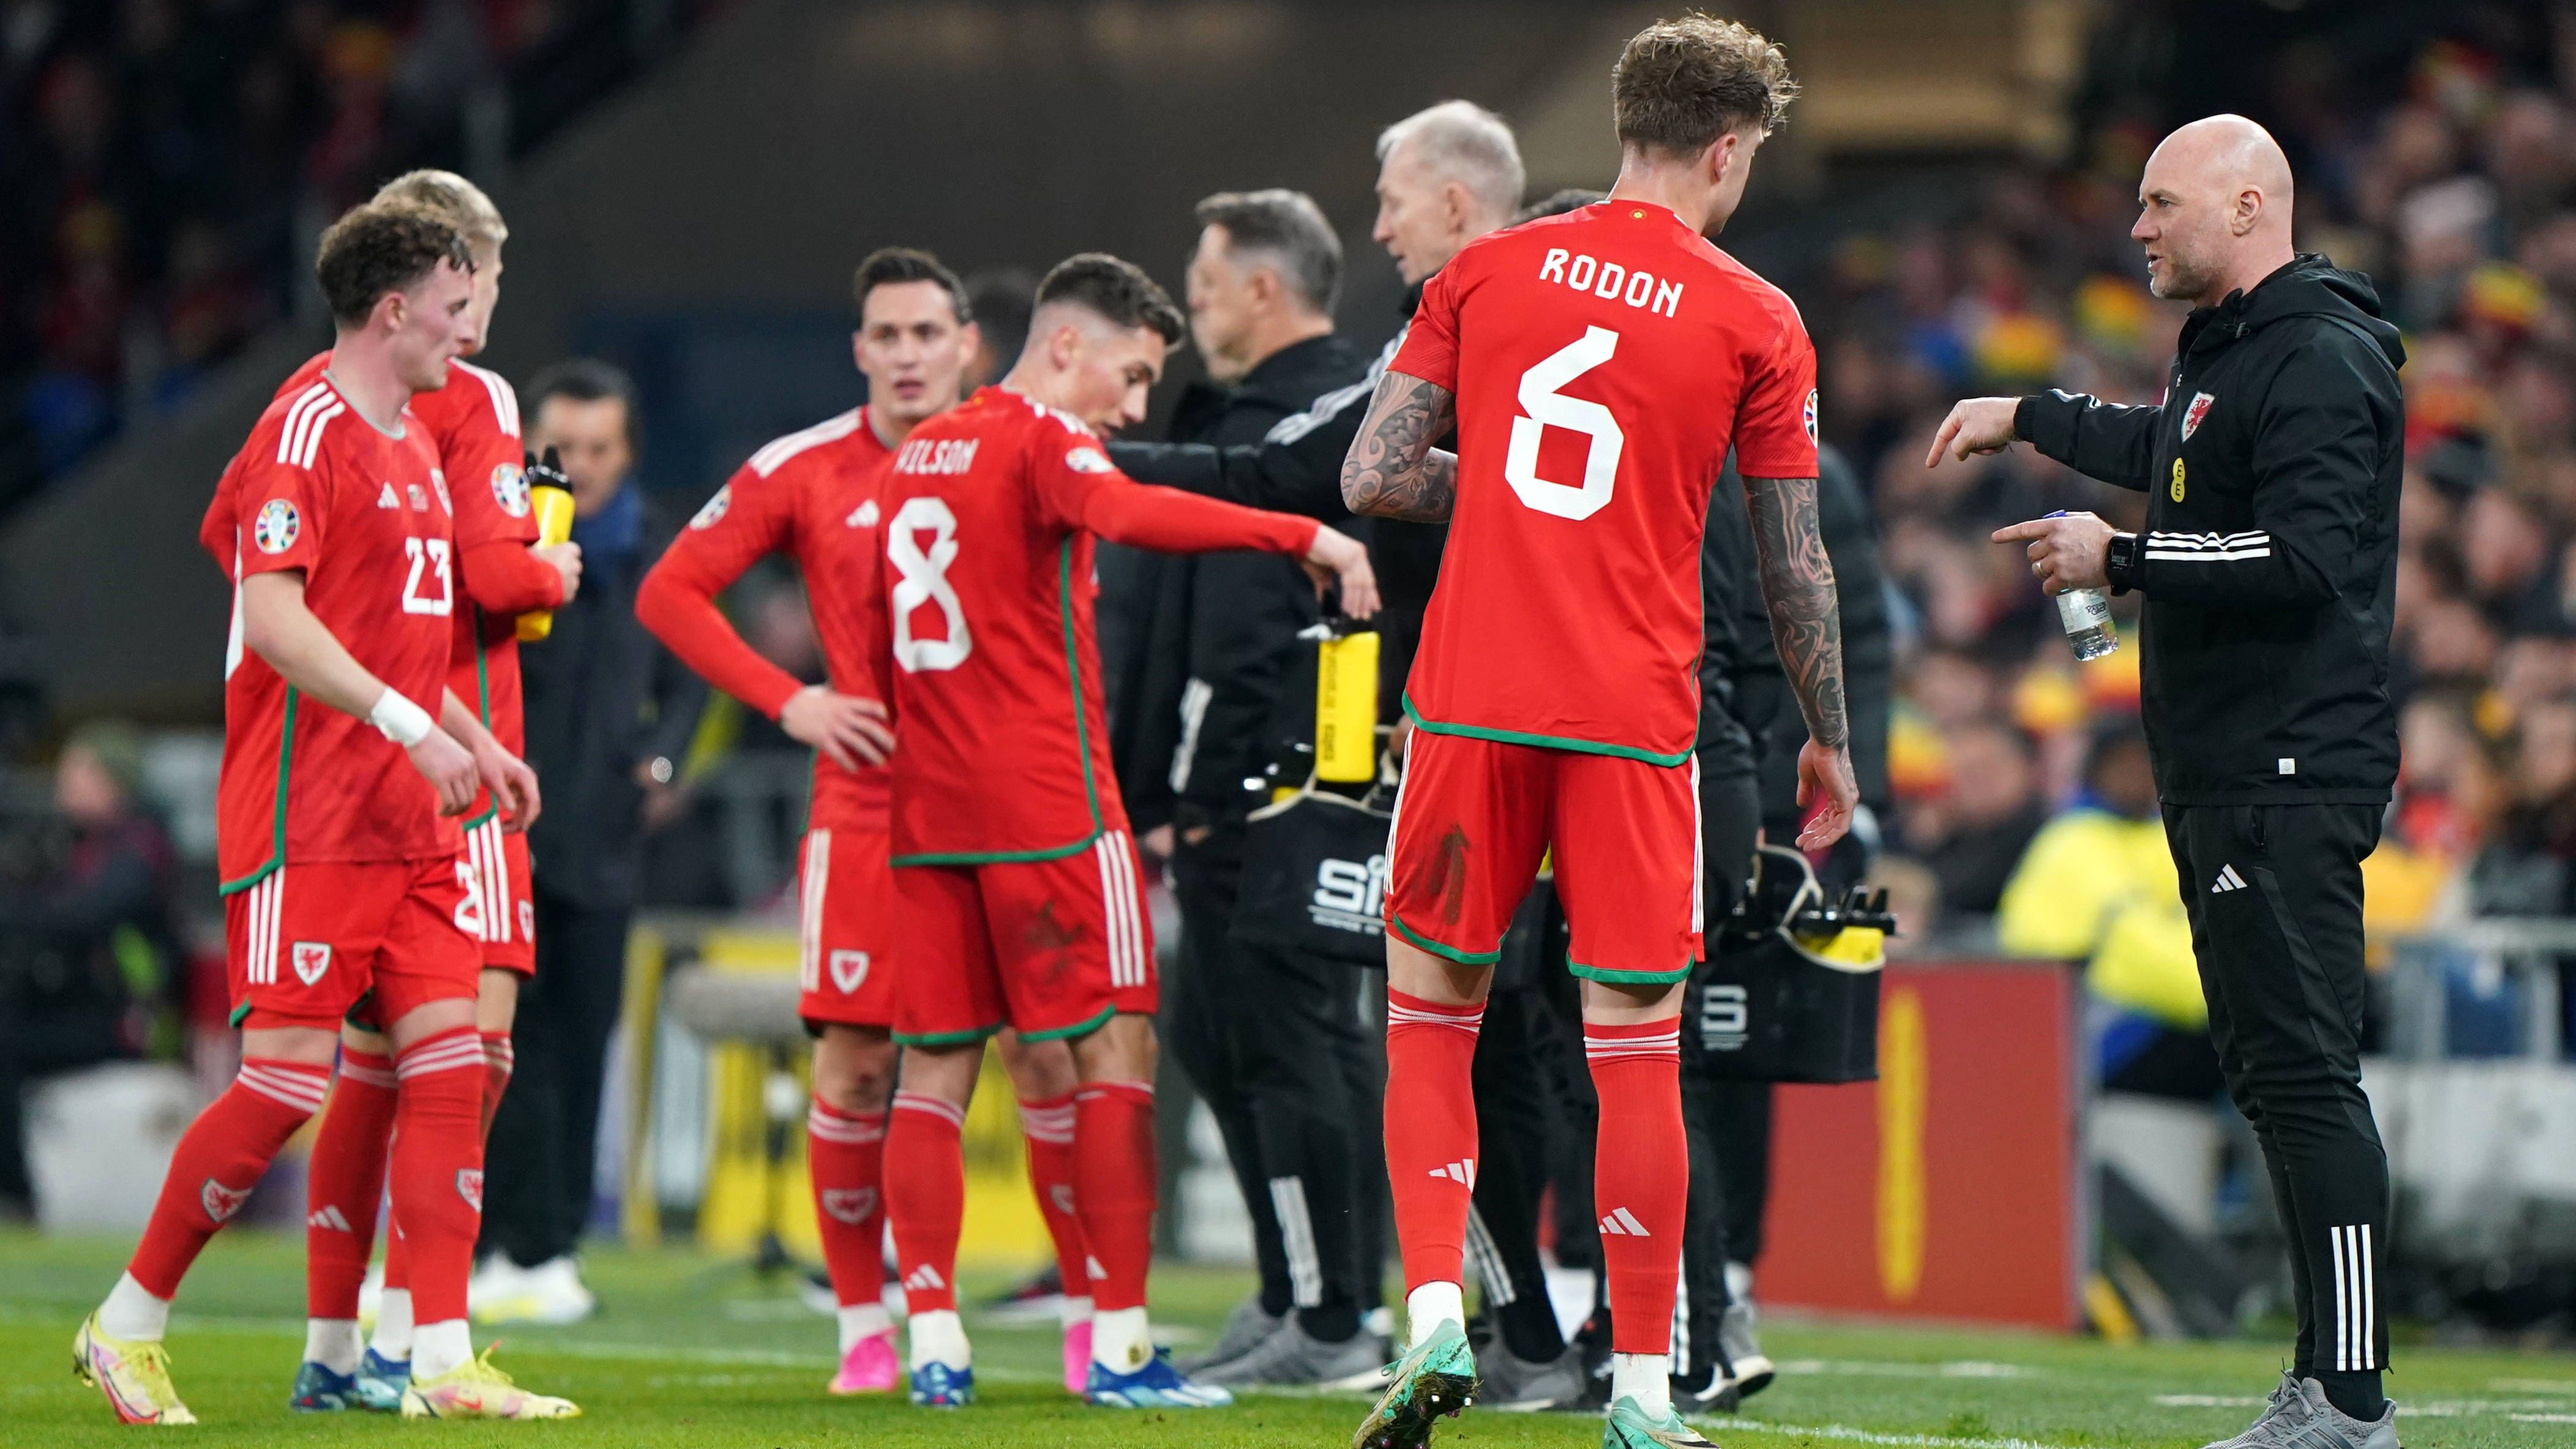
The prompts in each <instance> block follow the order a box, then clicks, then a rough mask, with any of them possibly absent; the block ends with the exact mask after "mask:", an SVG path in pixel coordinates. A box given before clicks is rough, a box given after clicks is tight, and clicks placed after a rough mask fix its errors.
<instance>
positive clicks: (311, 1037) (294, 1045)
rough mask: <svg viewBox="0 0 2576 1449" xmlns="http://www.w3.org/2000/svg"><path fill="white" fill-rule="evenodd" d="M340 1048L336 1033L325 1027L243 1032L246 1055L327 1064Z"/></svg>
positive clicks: (264, 1027) (257, 1028)
mask: <svg viewBox="0 0 2576 1449" xmlns="http://www.w3.org/2000/svg"><path fill="white" fill-rule="evenodd" d="M339 1049H340V1038H339V1035H338V1034H337V1033H335V1032H333V1031H332V1030H331V1029H330V1028H329V1027H326V1026H263V1027H252V1028H250V1029H248V1030H246V1031H244V1032H243V1033H242V1055H243V1056H244V1057H246V1058H247V1057H259V1058H263V1059H265V1060H268V1061H276V1062H293V1063H295V1064H297V1065H298V1066H307V1067H328V1066H330V1065H331V1061H332V1058H333V1055H334V1054H335V1053H337V1052H338V1051H339Z"/></svg>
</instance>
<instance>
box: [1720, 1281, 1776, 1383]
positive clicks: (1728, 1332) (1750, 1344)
mask: <svg viewBox="0 0 2576 1449" xmlns="http://www.w3.org/2000/svg"><path fill="white" fill-rule="evenodd" d="M1717 1351H1718V1352H1720V1353H1722V1354H1724V1355H1726V1362H1727V1364H1728V1365H1729V1366H1730V1367H1732V1368H1733V1369H1734V1370H1735V1393H1736V1397H1737V1398H1739V1399H1749V1398H1751V1397H1753V1396H1754V1395H1755V1394H1758V1393H1760V1392H1762V1391H1763V1390H1764V1389H1767V1388H1769V1387H1771V1380H1772V1379H1773V1378H1774V1377H1776V1376H1777V1375H1778V1373H1779V1369H1778V1368H1777V1367H1775V1366H1774V1365H1773V1364H1772V1362H1771V1357H1770V1355H1768V1354H1766V1353H1764V1352H1763V1351H1762V1344H1761V1341H1760V1340H1759V1339H1756V1338H1755V1337H1754V1336H1753V1301H1752V1300H1751V1299H1749V1298H1748V1299H1741V1300H1739V1301H1737V1302H1734V1303H1730V1304H1728V1305H1727V1306H1726V1315H1725V1316H1724V1317H1722V1318H1720V1319H1718V1321H1717Z"/></svg>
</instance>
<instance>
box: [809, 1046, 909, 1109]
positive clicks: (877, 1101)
mask: <svg viewBox="0 0 2576 1449" xmlns="http://www.w3.org/2000/svg"><path fill="white" fill-rule="evenodd" d="M895 1060H896V1050H895V1044H894V1038H893V1037H891V1036H889V1035H887V1034H886V1033H885V1032H883V1031H881V1030H872V1029H869V1028H864V1027H854V1026H843V1025H841V1024H839V1023H837V1022H836V1023H833V1024H831V1025H828V1026H826V1027H824V1028H823V1035H822V1036H821V1037H819V1038H817V1039H816V1041H815V1043H814V1096H815V1098H816V1099H817V1100H819V1101H821V1102H822V1103H823V1104H824V1105H825V1106H827V1107H830V1108H832V1109H833V1110H834V1111H836V1112H843V1113H847V1114H849V1115H852V1116H860V1117H864V1116H870V1115H873V1114H875V1113H878V1112H882V1111H884V1110H885V1108H886V1103H887V1101H888V1100H889V1099H890V1098H891V1097H893V1095H894V1074H895Z"/></svg>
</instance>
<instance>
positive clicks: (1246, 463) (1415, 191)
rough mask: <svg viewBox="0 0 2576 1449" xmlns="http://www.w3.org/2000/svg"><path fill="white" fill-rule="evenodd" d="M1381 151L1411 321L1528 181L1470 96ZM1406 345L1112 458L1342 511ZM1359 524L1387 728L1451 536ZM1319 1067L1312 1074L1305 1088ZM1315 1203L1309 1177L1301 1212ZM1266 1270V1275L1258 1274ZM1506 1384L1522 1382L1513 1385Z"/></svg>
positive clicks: (1394, 254)
mask: <svg viewBox="0 0 2576 1449" xmlns="http://www.w3.org/2000/svg"><path fill="white" fill-rule="evenodd" d="M1377 155H1378V161H1379V168H1378V180H1377V197H1378V212H1377V218H1376V222H1375V225H1374V227H1373V229H1372V233H1371V234H1372V236H1373V237H1374V239H1375V240H1376V241H1377V243H1378V244H1379V245H1380V246H1382V247H1384V248H1386V250H1387V254H1388V255H1389V256H1390V257H1391V258H1393V260H1394V262H1395V266H1396V271H1397V273H1398V274H1399V275H1400V276H1401V277H1402V278H1403V280H1404V283H1405V292H1406V295H1405V311H1406V313H1407V314H1408V315H1409V314H1410V313H1411V311H1412V309H1413V303H1414V301H1415V300H1416V299H1417V298H1418V297H1419V295H1420V289H1421V286H1422V284H1423V283H1424V282H1426V281H1428V280H1429V279H1430V278H1431V276H1432V274H1433V273H1435V272H1437V271H1439V270H1440V268H1441V267H1443V266H1445V265H1447V264H1448V261H1449V259H1450V258H1451V257H1454V256H1456V255H1457V254H1458V252H1459V251H1460V249H1462V248H1464V247H1465V246H1466V245H1467V244H1468V243H1469V242H1471V241H1474V240H1475V239H1476V238H1478V237H1480V236H1484V235H1485V234H1487V233H1489V232H1494V231H1499V230H1501V229H1502V228H1503V227H1505V226H1508V225H1510V224H1511V223H1512V220H1513V214H1514V212H1515V210H1516V209H1517V208H1518V207H1519V205H1520V191H1521V187H1522V186H1523V184H1524V180H1525V173H1524V171H1523V169H1522V166H1521V159H1520V147H1519V145H1518V144H1517V143H1516V142H1515V141H1514V140H1513V138H1512V131H1511V127H1510V126H1509V125H1507V124H1506V123H1505V122H1504V121H1503V120H1502V118H1501V117H1499V116H1496V115H1495V114H1494V113H1493V112H1491V111H1488V110H1486V109H1484V108H1483V107H1481V106H1477V105H1474V104H1472V103H1470V102H1467V101H1444V102H1442V103H1441V104H1439V105H1436V106H1432V107H1430V108H1429V109H1427V110H1423V111H1419V112H1416V113H1415V114H1413V115H1411V116H1407V117H1405V118H1404V119H1403V120H1400V121H1398V122H1396V123H1395V124H1394V125H1392V126H1389V127H1388V128H1387V129H1386V130H1385V132H1384V133H1382V134H1381V135H1380V136H1379V138H1378V145H1377ZM1403 342H1404V333H1403V331H1402V330H1401V329H1399V330H1398V331H1397V333H1396V335H1395V336H1394V337H1392V338H1390V339H1388V341H1387V343H1386V346H1385V348H1384V349H1383V350H1382V351H1381V352H1380V353H1379V354H1378V357H1377V359H1376V361H1375V362H1374V363H1373V364H1372V365H1371V366H1370V367H1369V369H1368V371H1367V373H1366V375H1365V376H1362V377H1359V378H1357V379H1356V380H1354V381H1352V382H1351V383H1350V385H1348V386H1346V387H1341V388H1337V389H1335V390H1333V391H1330V392H1327V393H1324V394H1323V395H1322V396H1320V397H1317V398H1316V399H1315V400H1314V403H1313V405H1312V406H1310V407H1308V408H1306V409H1305V410H1304V411H1302V412H1299V413H1297V414H1295V415H1293V416H1290V417H1287V418H1284V419H1282V420H1281V421H1279V422H1278V423H1277V424H1275V425H1274V426H1272V427H1271V428H1270V429H1269V432H1268V433H1267V435H1266V436H1264V437H1263V438H1262V439H1261V441H1260V442H1259V443H1257V444H1251V445H1236V446H1211V445H1209V444H1207V443H1197V442H1193V443H1112V444H1111V445H1110V454H1111V457H1112V458H1113V459H1114V460H1115V461H1116V462H1117V464H1118V466H1119V467H1120V468H1121V469H1122V470H1123V471H1125V472H1126V473H1127V474H1128V476H1130V477H1132V478H1137V479H1140V480H1143V481H1147V482H1153V483H1161V484H1166V485H1169V486H1172V487H1176V488H1184V489H1187V490H1189V491H1191V492H1193V493H1204V494H1209V495H1212V496H1215V497H1219V498H1229V499H1233V500H1235V501H1237V502H1247V503H1248V502H1252V501H1253V500H1261V503H1260V505H1259V506H1263V507H1269V508H1274V509H1277V510H1279V511H1281V512H1288V513H1303V514H1306V515H1307V516H1309V517H1313V518H1322V519H1348V518H1349V517H1350V511H1349V510H1348V509H1347V508H1345V507H1344V506H1343V504H1342V493H1341V468H1342V458H1343V455H1344V454H1346V453H1348V452H1349V451H1350V445H1351V439H1352V437H1353V436H1355V435H1356V434H1357V433H1358V431H1359V425H1360V420H1361V418H1362V417H1363V416H1364V415H1365V414H1366V412H1367V408H1366V406H1365V404H1366V403H1367V401H1368V398H1369V395H1370V393H1371V392H1372V391H1373V390H1374V389H1375V388H1376V386H1377V380H1378V377H1379V375H1380V374H1381V373H1383V372H1384V371H1385V369H1386V364H1387V362H1388V361H1389V360H1390V359H1392V358H1393V357H1394V356H1395V350H1396V348H1398V347H1400V346H1402V345H1403ZM1368 527H1369V533H1368V535H1367V537H1368V539H1369V555H1370V559H1371V561H1372V562H1373V563H1374V564H1375V565H1376V566H1377V570H1378V583H1379V587H1380V590H1381V595H1382V599H1383V608H1382V610H1381V614H1380V618H1379V628H1380V633H1381V638H1382V641H1383V642H1382V644H1381V646H1380V652H1379V679H1380V687H1379V691H1378V703H1379V709H1380V714H1381V717H1382V719H1383V720H1384V722H1386V723H1388V724H1396V723H1398V722H1399V721H1400V720H1401V711H1400V709H1399V708H1398V701H1399V700H1400V699H1401V698H1402V696H1403V686H1404V677H1405V674H1406V672H1407V671H1408V670H1409V669H1410V667H1411V665H1412V660H1413V650H1414V647H1415V645H1416V643H1417V642H1418V641H1419V640H1420V638H1421V635H1422V614H1423V609H1424V607H1425V606H1426V605H1427V604H1428V603H1429V602H1430V599H1431V588H1432V585H1433V583H1434V582H1435V580H1436V579H1437V577H1438V574H1439V568H1440V549H1441V544H1442V542H1443V540H1444V539H1445V538H1446V537H1447V535H1448V530H1447V529H1446V528H1444V527H1442V526H1440V525H1437V524H1419V523H1407V522H1404V521H1401V520H1396V519H1373V520H1370V522H1369V525H1368ZM1169 717H1170V716H1168V715H1165V716H1162V718H1169ZM1158 724H1159V720H1158V719H1156V718H1155V717H1152V716H1150V715H1148V716H1143V717H1139V716H1137V715H1136V714H1135V712H1133V711H1130V712H1128V715H1127V717H1126V718H1125V719H1124V720H1122V721H1121V722H1119V723H1118V724H1117V725H1116V726H1115V727H1116V728H1120V729H1126V728H1130V727H1135V728H1152V727H1155V726H1157V725H1158ZM1202 734H1203V736H1204V731H1202ZM1122 758H1123V757H1122ZM1121 775H1122V779H1125V778H1133V777H1132V776H1130V775H1129V774H1128V773H1127V771H1126V770H1125V769H1124V768H1123V767H1122V770H1121ZM1130 807H1131V809H1132V810H1136V811H1138V812H1139V813H1138V816H1137V822H1136V823H1137V825H1138V828H1139V830H1140V833H1141V832H1142V830H1143V828H1144V826H1145V823H1146V818H1147V817H1146V816H1145V815H1144V814H1143V813H1142V812H1143V810H1144V809H1146V808H1147V807H1145V806H1142V805H1140V804H1138V802H1137V800H1136V797H1134V796H1131V797H1130ZM1181 989H1187V988H1181ZM1177 1036H1178V1034H1177V1033H1176V1034H1175V1037H1176V1039H1175V1041H1174V1044H1173V1050H1174V1052H1175V1053H1176V1054H1178V1053H1181V1052H1183V1051H1184V1050H1185V1048H1184V1047H1183V1046H1182V1045H1181V1044H1180V1042H1179V1041H1178V1040H1177ZM1321 1075H1322V1074H1320V1073H1313V1072H1311V1071H1310V1073H1309V1079H1308V1080H1309V1086H1310V1088H1312V1087H1314V1084H1315V1079H1316V1078H1318V1077H1320V1076H1321ZM1367 1087H1368V1096H1367V1099H1366V1100H1365V1101H1361V1102H1359V1103H1357V1104H1356V1110H1355V1111H1354V1110H1353V1108H1352V1107H1351V1106H1349V1105H1344V1106H1342V1107H1340V1108H1338V1109H1337V1110H1340V1111H1342V1112H1344V1114H1345V1115H1346V1116H1350V1117H1352V1118H1353V1119H1354V1120H1358V1121H1360V1122H1362V1123H1365V1122H1368V1121H1372V1120H1374V1118H1375V1116H1376V1109H1375V1102H1376V1097H1375V1092H1376V1082H1375V1076H1374V1063H1372V1071H1371V1077H1370V1080H1369V1082H1368V1084H1367ZM1348 1100H1349V1099H1348V1097H1347V1095H1344V1096H1340V1097H1335V1098H1331V1099H1318V1098H1310V1100H1309V1101H1308V1103H1307V1104H1306V1105H1307V1108H1308V1110H1309V1111H1316V1110H1319V1109H1320V1108H1323V1107H1327V1106H1330V1105H1331V1103H1332V1102H1335V1101H1339V1102H1344V1103H1348ZM1220 1120H1222V1118H1221V1117H1220ZM1357 1136H1358V1138H1359V1142H1358V1151H1359V1152H1360V1154H1361V1163H1362V1172H1363V1174H1364V1175H1365V1176H1366V1178H1367V1179H1368V1181H1369V1183H1370V1185H1369V1186H1368V1187H1367V1188H1366V1189H1365V1191H1366V1194H1367V1195H1368V1196H1369V1197H1370V1198H1372V1199H1374V1198H1376V1197H1378V1196H1379V1195H1381V1194H1382V1193H1383V1192H1384V1187H1383V1186H1382V1184H1383V1181H1384V1177H1385V1171H1384V1164H1383V1161H1382V1160H1380V1159H1379V1157H1378V1150H1377V1134H1375V1133H1374V1132H1371V1131H1368V1130H1366V1129H1365V1127H1363V1129H1362V1130H1361V1131H1360V1132H1358V1134H1357ZM1266 1196H1267V1194H1266V1184H1264V1183H1261V1182H1257V1181H1254V1182H1247V1183H1246V1192H1245V1198H1246V1202H1247V1204H1248V1205H1249V1206H1250V1208H1251V1210H1252V1212H1253V1214H1254V1217H1255V1220H1256V1223H1258V1222H1259V1220H1260V1219H1261V1218H1262V1217H1263V1215H1265V1214H1268V1215H1270V1216H1272V1217H1274V1218H1275V1216H1276V1214H1275V1211H1274V1207H1273V1205H1272V1204H1271V1203H1270V1202H1268V1201H1267V1200H1266ZM1314 1202H1315V1193H1314V1192H1313V1190H1312V1189H1311V1185H1310V1189H1309V1192H1308V1195H1307V1207H1308V1210H1309V1212H1310V1214H1311V1213H1312V1212H1313V1205H1314ZM1256 1231H1257V1232H1258V1231H1259V1230H1258V1229H1256ZM1382 1231H1383V1225H1382V1224H1376V1223H1369V1222H1366V1221H1365V1220H1364V1222H1363V1225H1362V1226H1361V1227H1360V1229H1359V1232H1358V1235H1359V1237H1360V1238H1361V1239H1362V1242H1361V1245H1360V1249H1361V1255H1362V1258H1363V1260H1364V1261H1371V1262H1374V1261H1376V1260H1381V1259H1382V1258H1383V1243H1382V1241H1381V1242H1378V1245H1377V1250H1376V1251H1372V1250H1371V1248H1370V1246H1369V1244H1370V1242H1371V1241H1373V1240H1376V1238H1377V1234H1378V1233H1380V1232H1382ZM1532 1256H1534V1254H1533V1255H1532ZM1268 1276H1269V1275H1268V1274H1267V1273H1265V1282H1267V1280H1268ZM1360 1292H1361V1294H1362V1300H1363V1301H1362V1303H1361V1307H1362V1308H1363V1309H1369V1308H1374V1307H1376V1306H1377V1303H1378V1299H1377V1287H1376V1277H1375V1275H1374V1274H1373V1273H1372V1274H1370V1275H1369V1276H1368V1277H1367V1278H1366V1280H1365V1281H1364V1282H1363V1284H1362V1286H1361V1289H1360ZM1516 1296H1517V1297H1519V1298H1520V1299H1522V1300H1523V1301H1525V1302H1526V1303H1527V1304H1529V1305H1530V1306H1532V1307H1534V1308H1535V1309H1536V1310H1537V1312H1535V1313H1533V1314H1531V1315H1529V1317H1530V1318H1531V1319H1532V1321H1533V1322H1539V1321H1541V1320H1544V1321H1545V1323H1544V1326H1545V1327H1546V1328H1547V1329H1548V1330H1550V1331H1551V1332H1552V1330H1553V1328H1554V1324H1553V1321H1552V1320H1550V1319H1547V1318H1546V1311H1545V1310H1546V1304H1545V1294H1544V1293H1543V1292H1541V1293H1536V1294H1519V1295H1516ZM1285 1301H1287V1300H1286V1298H1285V1297H1284V1296H1277V1297H1274V1294H1273V1293H1272V1292H1271V1290H1268V1289H1265V1292H1264V1294H1263V1295H1262V1296H1260V1297H1256V1298H1254V1299H1250V1300H1247V1301H1246V1302H1245V1303H1244V1304H1243V1305H1242V1306H1241V1307H1240V1308H1239V1309H1238V1310H1237V1312H1236V1315H1235V1317H1234V1318H1232V1319H1230V1320H1229V1321H1228V1324H1227V1331H1226V1333H1225V1334H1224V1335H1223V1336H1222V1337H1221V1338H1220V1341H1219V1343H1218V1344H1217V1347H1216V1350H1215V1351H1214V1352H1212V1353H1211V1354H1210V1355H1209V1356H1208V1358H1207V1359H1205V1360H1202V1362H1205V1363H1215V1362H1223V1361H1224V1360H1225V1359H1227V1358H1230V1357H1236V1356H1240V1355H1242V1354H1243V1353H1245V1352H1247V1351H1249V1350H1250V1349H1252V1348H1253V1347H1255V1346H1256V1345H1259V1344H1260V1343H1262V1341H1263V1339H1264V1338H1265V1337H1266V1336H1268V1335H1273V1334H1276V1333H1277V1331H1278V1329H1279V1328H1280V1326H1281V1324H1282V1323H1283V1321H1285V1319H1284V1317H1283V1314H1282V1312H1281V1311H1280V1309H1279V1308H1278V1307H1277V1303H1279V1302H1285ZM1299 1316H1302V1315H1299ZM1370 1336H1372V1337H1373V1336H1374V1335H1370ZM1559 1342H1560V1344H1561V1340H1560V1341H1559ZM1544 1346H1545V1345H1544V1344H1541V1345H1537V1347H1544ZM1524 1351H1527V1350H1524ZM1578 1373H1579V1365H1571V1364H1570V1363H1569V1362H1568V1361H1567V1360H1566V1359H1565V1356H1564V1354H1563V1351H1562V1348H1561V1347H1560V1348H1559V1349H1558V1350H1557V1352H1556V1353H1555V1354H1554V1355H1552V1356H1551V1357H1550V1358H1549V1360H1548V1361H1547V1362H1544V1363H1538V1362H1533V1363H1528V1364H1523V1363H1521V1362H1520V1361H1519V1360H1518V1359H1516V1358H1510V1357H1508V1356H1507V1355H1503V1354H1502V1352H1501V1350H1500V1348H1499V1346H1498V1349H1497V1356H1496V1357H1495V1358H1494V1359H1493V1361H1492V1364H1491V1366H1490V1368H1489V1370H1488V1374H1487V1377H1488V1378H1489V1380H1493V1381H1495V1382H1496V1383H1498V1384H1500V1385H1502V1386H1503V1393H1504V1395H1505V1396H1506V1397H1507V1398H1509V1399H1512V1400H1521V1399H1548V1400H1552V1399H1555V1398H1557V1397H1560V1396H1562V1394H1563V1393H1564V1392H1568V1391H1572V1390H1575V1389H1577V1388H1579V1386H1580V1385H1579V1379H1578V1378H1576V1377H1575V1375H1577V1374H1578ZM1541 1380H1543V1381H1544V1382H1540V1381H1541ZM1515 1385H1519V1386H1522V1388H1521V1389H1519V1390H1516V1389H1515V1388H1514V1387H1513V1386H1515Z"/></svg>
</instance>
